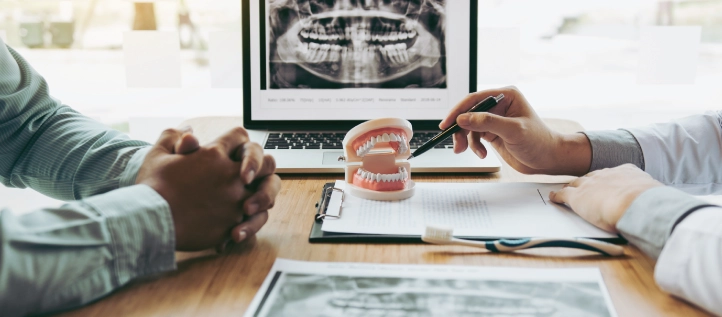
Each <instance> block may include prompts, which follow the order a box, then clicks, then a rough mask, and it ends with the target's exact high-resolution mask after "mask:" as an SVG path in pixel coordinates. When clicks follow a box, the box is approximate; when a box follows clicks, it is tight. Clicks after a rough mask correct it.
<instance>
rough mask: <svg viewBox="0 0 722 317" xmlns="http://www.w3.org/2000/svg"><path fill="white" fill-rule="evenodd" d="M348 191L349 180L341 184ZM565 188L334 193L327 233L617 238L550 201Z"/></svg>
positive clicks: (453, 186) (431, 187) (442, 187)
mask: <svg viewBox="0 0 722 317" xmlns="http://www.w3.org/2000/svg"><path fill="white" fill-rule="evenodd" d="M335 186H336V188H341V189H343V188H344V187H345V186H346V182H344V181H336V184H335ZM561 188H562V185H561V184H538V183H416V193H415V194H414V196H413V197H411V198H409V199H405V200H399V201H375V200H366V199H361V198H358V197H355V196H352V195H350V194H345V195H344V196H345V197H344V202H343V206H341V195H342V194H341V193H340V192H337V191H334V192H333V195H332V196H331V199H330V201H329V203H328V209H327V211H326V212H327V214H329V215H338V214H339V211H340V212H341V218H339V219H332V218H326V219H325V220H324V222H323V226H322V230H323V231H324V232H341V233H359V234H392V235H411V236H421V235H422V234H423V233H424V230H425V228H426V226H427V225H432V226H444V227H449V228H453V229H454V236H456V237H506V238H520V237H556V238H574V237H585V238H616V237H617V236H616V235H614V234H611V233H608V232H606V231H603V230H601V229H599V228H597V227H595V226H593V225H592V224H590V223H588V222H586V221H585V220H584V219H582V218H580V217H579V216H578V215H576V214H575V213H574V212H573V211H572V210H571V209H569V208H568V207H566V206H564V205H560V204H555V203H552V202H550V201H549V192H550V191H554V190H559V189H561Z"/></svg>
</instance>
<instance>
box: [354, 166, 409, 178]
mask: <svg viewBox="0 0 722 317" xmlns="http://www.w3.org/2000/svg"><path fill="white" fill-rule="evenodd" d="M356 174H358V175H359V176H361V178H363V179H368V180H370V181H372V182H398V181H404V180H406V179H407V178H409V172H408V171H406V168H405V167H403V166H400V167H399V172H398V173H394V174H381V173H372V172H368V171H366V170H364V169H363V168H359V169H358V170H357V171H356Z"/></svg>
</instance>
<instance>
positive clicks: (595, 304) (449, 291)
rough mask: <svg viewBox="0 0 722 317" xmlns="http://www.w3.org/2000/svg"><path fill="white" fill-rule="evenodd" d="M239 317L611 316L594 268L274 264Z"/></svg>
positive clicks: (605, 294) (324, 263) (613, 312)
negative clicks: (244, 312)
mask: <svg viewBox="0 0 722 317" xmlns="http://www.w3.org/2000/svg"><path fill="white" fill-rule="evenodd" d="M245 316H264V317H265V316H273V317H276V316H323V317H336V316H338V317H354V316H396V317H402V316H403V317H406V316H408V317H412V316H413V317H426V316H445V317H456V316H533V317H561V316H570V317H571V316H574V317H606V316H616V313H615V311H614V308H613V306H612V303H611V300H610V298H609V294H608V292H607V289H606V287H605V285H604V281H603V280H602V276H601V274H600V272H599V269H597V268H564V269H536V268H534V269H526V268H501V267H472V266H449V265H395V264H371V263H326V262H304V261H291V260H285V259H278V260H276V263H275V264H274V266H273V268H272V269H271V271H270V272H269V274H268V276H267V277H266V280H265V282H264V283H263V285H262V286H261V288H260V290H259V291H258V293H257V294H256V296H255V298H254V299H253V301H252V302H251V305H250V307H249V308H248V310H247V311H246V314H245Z"/></svg>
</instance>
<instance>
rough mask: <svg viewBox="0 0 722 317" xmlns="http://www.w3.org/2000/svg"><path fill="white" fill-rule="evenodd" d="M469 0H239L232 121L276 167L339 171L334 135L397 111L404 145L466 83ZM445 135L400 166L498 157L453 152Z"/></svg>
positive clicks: (494, 166)
mask: <svg viewBox="0 0 722 317" xmlns="http://www.w3.org/2000/svg"><path fill="white" fill-rule="evenodd" d="M476 13H477V2H476V0H472V1H366V0H363V1H361V0H329V1H275V0H260V1H250V0H243V1H242V21H243V22H242V24H243V29H242V44H243V84H244V86H243V93H244V96H243V124H244V126H245V128H246V129H247V130H248V131H249V134H250V136H251V139H252V140H253V141H255V142H258V143H259V144H261V145H262V146H263V148H264V149H265V150H264V151H265V152H266V153H268V154H271V155H273V156H274V158H275V159H276V164H277V171H278V172H279V173H340V172H343V170H344V163H343V162H342V161H339V157H340V156H342V155H343V150H342V146H341V142H342V140H343V138H344V134H345V132H347V131H348V130H350V129H351V128H353V127H354V126H356V125H357V124H359V123H361V122H364V121H366V120H370V119H375V118H383V117H400V118H405V119H407V120H409V121H410V122H411V124H412V126H413V129H414V136H413V137H412V139H411V140H410V143H411V150H412V151H413V150H414V149H416V148H417V147H418V146H419V145H420V144H423V143H424V142H426V141H427V140H428V139H429V138H431V137H432V136H433V135H435V134H437V133H438V132H439V128H438V124H439V122H440V119H442V118H444V117H445V116H446V115H447V113H448V111H449V109H451V108H452V107H453V106H454V105H455V104H456V103H457V102H458V101H460V100H461V99H462V98H464V96H466V95H467V94H468V93H470V92H474V91H476V50H477V47H476V37H477V33H476V27H477V24H476ZM451 148H452V140H451V139H448V140H447V141H446V142H445V143H443V144H441V145H439V146H437V147H436V148H435V149H432V150H430V151H428V152H427V153H425V154H424V155H421V156H419V157H416V158H414V159H413V161H412V164H411V171H412V172H430V173H435V172H447V173H448V172H465V173H468V172H497V171H499V169H500V167H501V163H500V161H499V158H498V157H497V155H496V154H495V153H493V150H492V149H491V147H490V146H489V147H488V149H489V150H490V151H489V152H490V155H488V156H487V158H486V159H483V160H482V159H480V158H478V157H477V156H476V155H474V154H473V153H472V152H471V151H466V152H464V153H462V154H454V153H453V150H452V149H451Z"/></svg>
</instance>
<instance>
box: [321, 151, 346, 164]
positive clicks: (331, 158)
mask: <svg viewBox="0 0 722 317" xmlns="http://www.w3.org/2000/svg"><path fill="white" fill-rule="evenodd" d="M339 156H343V152H341V151H333V152H323V162H322V164H323V165H344V164H345V162H344V161H339V160H338V157H339Z"/></svg>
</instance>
